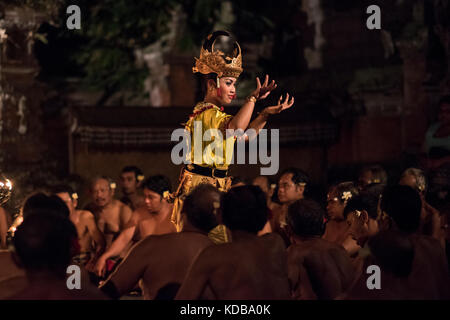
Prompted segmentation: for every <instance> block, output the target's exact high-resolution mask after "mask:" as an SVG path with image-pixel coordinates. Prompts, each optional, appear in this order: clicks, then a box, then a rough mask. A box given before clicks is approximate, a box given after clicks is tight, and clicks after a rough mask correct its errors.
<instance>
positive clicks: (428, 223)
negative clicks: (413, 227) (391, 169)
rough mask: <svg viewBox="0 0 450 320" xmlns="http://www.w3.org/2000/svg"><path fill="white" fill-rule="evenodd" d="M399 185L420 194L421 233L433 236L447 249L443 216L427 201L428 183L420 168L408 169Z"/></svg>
mask: <svg viewBox="0 0 450 320" xmlns="http://www.w3.org/2000/svg"><path fill="white" fill-rule="evenodd" d="M399 184H400V185H404V186H409V187H411V188H413V189H415V190H416V191H417V192H419V194H420V198H421V200H422V213H421V216H420V229H419V230H420V233H421V234H424V235H428V236H432V237H433V238H435V239H437V240H439V241H440V242H441V245H442V246H443V247H445V230H444V228H442V225H443V224H442V223H441V215H440V213H439V211H438V210H436V209H435V208H433V207H432V206H430V205H429V204H428V203H427V202H426V200H425V195H426V190H427V183H426V178H425V174H424V172H423V171H422V170H420V169H418V168H408V169H406V170H405V171H404V172H403V174H402V176H401V178H400V181H399Z"/></svg>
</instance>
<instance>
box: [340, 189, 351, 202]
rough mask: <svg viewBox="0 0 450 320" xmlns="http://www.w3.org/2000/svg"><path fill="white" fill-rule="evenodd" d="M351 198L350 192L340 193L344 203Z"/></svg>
mask: <svg viewBox="0 0 450 320" xmlns="http://www.w3.org/2000/svg"><path fill="white" fill-rule="evenodd" d="M352 197H353V195H352V193H351V192H350V191H345V192H343V193H342V197H341V199H342V200H344V202H347V201H348V200H350V199H351V198H352Z"/></svg>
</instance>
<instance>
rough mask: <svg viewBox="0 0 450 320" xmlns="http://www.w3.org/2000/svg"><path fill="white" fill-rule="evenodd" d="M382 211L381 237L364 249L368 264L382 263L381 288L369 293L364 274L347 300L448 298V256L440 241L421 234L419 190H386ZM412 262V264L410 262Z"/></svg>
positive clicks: (370, 240)
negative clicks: (446, 256) (373, 261)
mask: <svg viewBox="0 0 450 320" xmlns="http://www.w3.org/2000/svg"><path fill="white" fill-rule="evenodd" d="M381 210H382V214H381V216H380V217H379V218H378V228H379V230H380V231H379V232H380V234H377V235H376V236H374V237H376V238H375V240H372V239H371V238H369V240H368V242H367V245H366V247H365V248H363V249H362V250H361V251H362V253H364V255H365V256H366V257H365V260H366V261H365V265H370V264H373V263H372V262H371V261H372V260H375V261H378V262H379V263H380V270H381V274H380V278H381V289H380V290H369V289H368V288H367V285H366V281H367V278H368V277H369V275H368V274H366V273H365V272H363V273H362V275H361V276H360V278H359V280H358V281H356V283H355V285H354V287H353V289H351V290H350V293H349V295H348V298H354V299H430V300H438V299H449V297H450V292H449V291H450V277H449V272H448V267H447V261H446V259H445V253H444V250H443V248H442V247H441V246H440V244H439V241H438V240H436V239H434V238H432V237H431V236H426V235H422V234H421V233H420V216H421V210H422V201H421V198H420V195H419V194H418V193H417V191H416V190H414V189H413V188H411V187H408V186H400V185H398V186H393V187H391V188H387V189H386V190H385V191H384V192H383V196H382V198H381ZM386 231H389V232H388V233H386ZM409 247H412V250H413V252H412V255H411V254H410V253H408V252H409V251H410V249H409ZM411 256H412V258H411ZM410 259H412V262H408V261H409V260H410ZM383 279H385V280H383Z"/></svg>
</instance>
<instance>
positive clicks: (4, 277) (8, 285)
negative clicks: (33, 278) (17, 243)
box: [0, 250, 28, 300]
mask: <svg viewBox="0 0 450 320" xmlns="http://www.w3.org/2000/svg"><path fill="white" fill-rule="evenodd" d="M0 266H1V267H0V300H3V299H5V298H6V297H9V296H12V295H14V294H16V293H19V292H20V291H22V290H23V289H24V288H25V287H26V285H27V283H28V282H27V278H26V276H25V272H24V271H23V270H22V269H20V268H19V267H18V266H17V265H16V263H15V262H14V258H13V254H12V252H11V251H9V250H0Z"/></svg>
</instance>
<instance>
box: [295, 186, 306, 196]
mask: <svg viewBox="0 0 450 320" xmlns="http://www.w3.org/2000/svg"><path fill="white" fill-rule="evenodd" d="M296 188H297V191H298V192H300V194H301V195H303V194H304V193H305V186H299V185H297V187H296Z"/></svg>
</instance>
